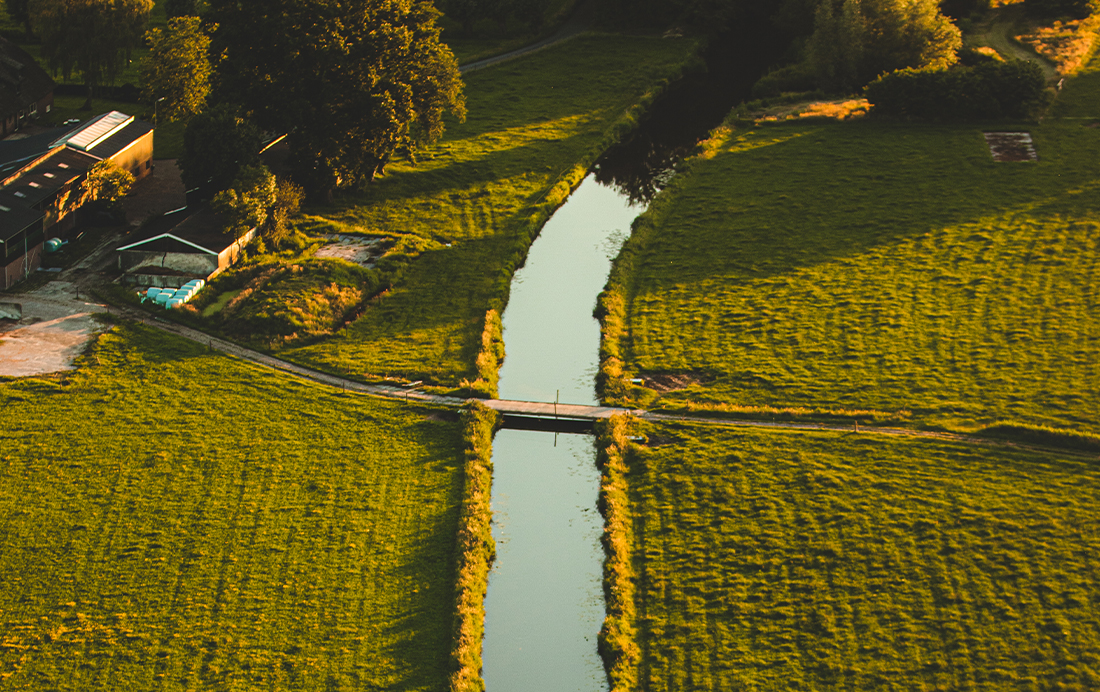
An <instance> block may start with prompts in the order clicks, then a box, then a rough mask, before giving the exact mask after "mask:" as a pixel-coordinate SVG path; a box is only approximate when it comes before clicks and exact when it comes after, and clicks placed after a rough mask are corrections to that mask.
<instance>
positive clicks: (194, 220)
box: [118, 207, 256, 288]
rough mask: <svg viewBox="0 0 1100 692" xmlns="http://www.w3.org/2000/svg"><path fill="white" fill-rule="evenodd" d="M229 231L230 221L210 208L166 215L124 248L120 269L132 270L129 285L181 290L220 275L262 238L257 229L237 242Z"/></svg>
mask: <svg viewBox="0 0 1100 692" xmlns="http://www.w3.org/2000/svg"><path fill="white" fill-rule="evenodd" d="M224 228H225V220H224V219H223V218H222V217H221V216H219V215H218V214H216V213H214V212H213V211H212V210H211V209H210V208H209V207H207V208H204V209H202V210H199V211H196V212H194V213H191V214H189V213H188V210H186V209H184V210H179V211H176V212H170V213H168V214H165V215H164V216H163V217H161V218H160V219H158V220H157V221H156V222H154V223H153V224H151V225H150V226H149V227H147V228H146V231H145V233H144V235H145V237H144V238H143V239H142V240H139V241H137V242H133V243H128V244H127V245H124V246H122V247H120V248H118V268H119V269H121V270H123V271H125V272H126V273H125V275H124V276H123V281H124V282H125V283H128V284H131V285H136V286H159V287H165V288H175V287H180V286H183V285H184V284H185V283H187V282H188V281H190V280H192V279H206V280H208V279H210V278H211V277H214V276H216V275H218V274H220V273H221V272H223V271H225V269H227V268H228V267H229V266H230V265H232V264H233V263H234V262H236V261H237V258H238V257H240V254H241V250H243V249H244V247H245V246H246V245H248V243H249V242H250V241H251V240H252V239H253V238H254V237H255V236H256V229H252V230H250V231H249V232H248V233H245V234H244V235H243V236H241V237H240V238H237V239H235V240H234V239H233V238H232V237H231V236H228V235H226V234H225V232H224V230H223V229H224Z"/></svg>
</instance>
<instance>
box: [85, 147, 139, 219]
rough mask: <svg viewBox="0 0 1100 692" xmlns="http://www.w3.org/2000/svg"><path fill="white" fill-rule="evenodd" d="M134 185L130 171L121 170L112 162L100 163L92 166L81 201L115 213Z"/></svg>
mask: <svg viewBox="0 0 1100 692" xmlns="http://www.w3.org/2000/svg"><path fill="white" fill-rule="evenodd" d="M133 185H134V176H133V174H131V173H130V171H127V170H123V169H122V168H119V167H118V165H117V164H115V163H113V162H111V161H106V160H105V161H100V162H99V163H97V164H96V165H94V166H92V168H91V170H90V171H88V176H87V177H86V178H85V179H84V183H83V194H82V195H81V198H82V199H81V201H82V202H83V203H88V202H93V203H98V205H99V206H101V207H102V208H103V209H104V210H106V211H109V212H111V213H115V212H117V211H119V208H120V207H121V202H122V198H123V197H125V196H126V195H127V194H129V193H130V188H131V187H133Z"/></svg>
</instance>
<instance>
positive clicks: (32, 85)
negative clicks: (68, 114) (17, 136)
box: [0, 38, 54, 137]
mask: <svg viewBox="0 0 1100 692" xmlns="http://www.w3.org/2000/svg"><path fill="white" fill-rule="evenodd" d="M53 90H54V81H53V79H52V78H51V77H50V75H49V74H47V73H46V71H45V70H43V69H42V68H41V67H39V66H38V63H36V62H35V61H34V58H32V57H31V56H30V54H29V53H27V51H25V50H23V49H22V48H20V47H19V46H17V45H15V44H14V43H12V42H11V41H9V40H7V39H6V38H0V137H6V136H7V135H9V134H10V133H12V132H15V131H16V130H18V129H19V128H21V127H22V126H23V124H24V123H25V122H27V120H28V119H36V118H38V116H40V115H45V114H46V113H49V112H50V109H52V108H53Z"/></svg>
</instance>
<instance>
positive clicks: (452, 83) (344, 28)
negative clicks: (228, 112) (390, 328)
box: [208, 0, 466, 197]
mask: <svg viewBox="0 0 1100 692" xmlns="http://www.w3.org/2000/svg"><path fill="white" fill-rule="evenodd" d="M208 16H209V19H210V20H212V21H215V22H217V24H218V29H217V31H216V32H215V33H214V45H213V48H214V51H215V53H217V54H222V52H223V51H224V55H225V57H224V58H223V59H222V61H221V63H220V64H219V69H218V86H217V91H218V93H219V94H220V99H225V100H230V99H233V100H239V102H240V103H242V104H243V105H244V107H245V109H246V110H247V111H249V112H250V113H251V114H252V115H253V116H254V118H255V121H256V122H257V124H258V125H260V126H261V127H263V128H265V129H268V130H271V131H277V132H289V133H290V146H291V162H292V165H293V166H294V168H295V176H296V178H297V179H298V180H299V181H300V182H301V183H303V184H304V185H305V186H306V188H307V189H308V190H310V191H311V192H314V193H321V194H322V195H324V196H326V197H327V196H329V195H331V193H332V191H333V190H335V189H336V188H338V187H346V186H352V185H358V184H361V183H365V182H369V181H370V180H372V179H373V178H374V177H375V176H376V175H378V174H379V173H381V172H383V171H384V169H385V166H386V164H387V162H388V161H389V159H390V157H391V156H392V155H393V154H394V152H395V151H398V150H408V151H413V150H415V149H416V148H418V147H420V146H423V145H425V144H428V143H431V142H433V141H435V140H437V139H438V138H439V137H440V136H441V135H442V133H443V126H444V125H443V115H444V113H445V112H447V111H449V112H450V113H452V114H453V115H455V116H457V117H459V118H464V117H465V113H466V109H465V101H464V99H463V96H462V81H461V79H460V78H459V74H458V65H457V64H456V63H455V59H454V56H453V55H452V54H451V51H450V49H449V48H448V47H447V46H446V45H445V44H443V43H442V42H441V41H440V40H439V31H440V30H439V27H438V26H437V25H436V21H437V19H438V17H439V13H438V12H437V11H436V10H435V8H434V7H432V5H431V3H430V2H428V1H427V0H269V1H268V2H263V3H259V2H237V1H236V0H213V1H212V2H211V6H210V11H209V13H208Z"/></svg>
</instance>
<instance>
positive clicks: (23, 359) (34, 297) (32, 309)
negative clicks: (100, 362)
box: [0, 281, 105, 377]
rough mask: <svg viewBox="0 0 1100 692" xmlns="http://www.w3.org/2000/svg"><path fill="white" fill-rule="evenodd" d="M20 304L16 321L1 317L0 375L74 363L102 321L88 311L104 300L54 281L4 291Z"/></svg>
mask: <svg viewBox="0 0 1100 692" xmlns="http://www.w3.org/2000/svg"><path fill="white" fill-rule="evenodd" d="M9 297H10V298H11V299H12V302H14V301H15V300H16V299H17V300H18V302H19V304H20V305H22V307H23V316H22V318H21V319H20V320H18V321H16V322H9V321H7V320H5V321H3V322H0V375H3V376H6V377H29V376H32V375H45V374H47V373H52V372H62V371H65V370H73V369H75V368H74V366H73V361H74V360H76V358H77V356H79V355H80V354H81V353H83V352H84V349H85V347H86V345H87V343H88V341H89V340H90V339H91V338H92V337H94V336H95V335H96V334H98V333H100V332H102V331H103V330H104V329H105V326H104V325H103V324H102V323H101V322H99V321H98V320H96V319H95V318H94V317H92V314H93V313H96V312H102V311H103V310H104V309H105V306H103V305H99V304H97V303H91V302H88V300H87V297H86V296H83V295H79V294H78V293H77V291H76V288H75V287H74V286H73V284H71V283H69V282H66V281H54V282H51V283H49V284H46V285H45V286H43V287H42V288H40V289H38V290H37V291H34V292H32V293H25V294H20V295H18V296H9Z"/></svg>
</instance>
